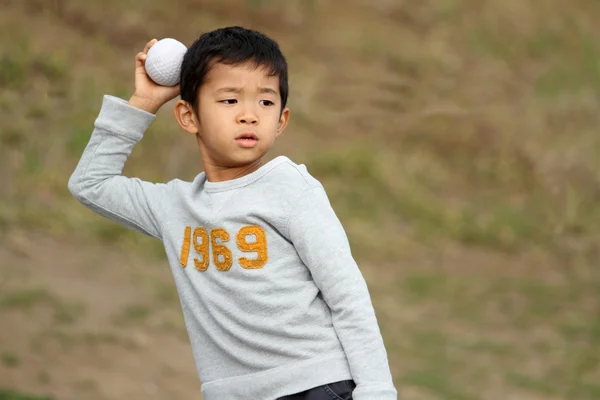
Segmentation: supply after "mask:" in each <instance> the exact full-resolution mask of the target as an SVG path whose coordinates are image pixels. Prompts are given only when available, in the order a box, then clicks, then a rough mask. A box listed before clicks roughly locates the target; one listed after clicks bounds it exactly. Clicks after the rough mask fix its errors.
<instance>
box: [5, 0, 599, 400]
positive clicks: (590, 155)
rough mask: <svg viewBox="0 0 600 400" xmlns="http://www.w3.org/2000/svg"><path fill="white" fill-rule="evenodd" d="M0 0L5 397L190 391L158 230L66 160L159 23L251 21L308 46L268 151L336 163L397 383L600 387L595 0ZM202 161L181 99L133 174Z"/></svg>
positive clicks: (460, 390) (142, 150)
mask: <svg viewBox="0 0 600 400" xmlns="http://www.w3.org/2000/svg"><path fill="white" fill-rule="evenodd" d="M0 3H1V4H2V6H3V11H2V13H0V32H1V33H2V35H0V167H1V170H2V171H3V172H2V173H0V184H1V185H2V187H3V188H4V190H3V191H0V234H1V235H2V236H3V244H2V246H1V247H0V249H2V253H1V254H2V257H0V260H2V261H1V262H0V273H1V274H2V275H1V276H2V278H1V279H0V317H1V318H2V320H3V321H9V322H10V323H8V324H6V325H5V324H3V329H2V330H1V332H0V387H5V388H6V390H5V391H1V390H0V399H4V398H6V399H15V398H19V397H15V396H17V395H16V394H9V392H11V391H13V392H14V391H23V392H26V393H30V391H33V392H35V393H38V394H39V395H40V396H44V395H51V396H54V397H55V398H57V399H58V398H60V399H70V398H81V397H82V396H83V397H85V398H88V399H92V398H97V399H108V398H111V399H112V398H124V396H125V397H127V398H131V399H134V398H142V397H143V398H146V397H147V396H148V395H154V397H158V398H172V399H174V398H196V395H197V393H198V385H197V381H196V379H195V375H194V370H193V363H192V362H191V354H189V343H188V342H187V337H186V335H185V330H184V328H183V325H182V321H181V313H180V311H179V308H178V307H179V303H178V299H177V297H176V294H175V292H174V289H173V286H172V279H171V277H170V276H169V272H168V270H167V269H166V268H165V261H164V256H163V252H162V249H161V248H160V246H159V244H158V243H155V242H154V241H152V240H151V239H147V238H145V237H143V236H141V235H138V234H135V233H132V232H128V231H125V230H124V229H122V228H119V227H118V226H117V225H115V224H113V223H111V222H107V221H105V220H103V219H101V218H100V217H98V216H96V215H94V214H92V213H91V212H90V211H88V210H86V209H84V208H83V207H81V206H80V205H78V204H77V203H76V202H75V200H73V199H72V198H71V196H70V195H69V193H68V191H67V188H66V182H67V180H68V177H69V175H70V173H71V172H72V170H73V169H74V167H75V164H76V162H77V160H78V157H79V156H80V155H81V152H82V150H83V148H84V146H85V145H86V143H87V141H88V139H89V135H90V132H91V128H92V124H93V121H94V119H95V117H96V115H97V112H98V110H99V106H100V102H101V96H102V95H103V94H105V93H110V94H116V95H119V96H123V97H126V96H127V95H129V94H130V93H131V90H132V65H133V62H132V60H133V57H134V55H135V53H136V52H137V51H139V49H140V48H141V47H142V46H143V45H144V44H145V43H146V41H147V40H148V39H150V38H152V37H157V38H161V37H167V36H169V37H176V38H178V39H179V40H181V41H183V42H184V43H186V44H190V43H191V42H192V41H193V40H194V39H195V38H196V37H197V36H198V35H199V34H200V33H201V32H203V31H206V30H209V29H213V28H216V27H220V26H224V25H233V24H241V25H245V26H248V27H253V28H256V29H259V30H262V31H265V32H266V33H268V34H271V35H272V36H273V37H275V38H276V39H278V41H279V42H280V43H281V45H282V47H283V49H284V51H285V53H286V55H287V57H288V59H289V61H290V66H291V71H290V73H291V98H290V107H291V108H292V120H291V125H290V127H289V128H288V130H287V131H286V133H285V134H284V135H283V136H282V137H281V139H280V140H279V142H278V143H277V144H276V147H275V149H274V150H273V153H271V157H273V156H275V155H278V154H286V155H288V156H290V157H291V158H292V159H294V160H295V161H297V162H299V163H305V164H307V166H308V168H309V171H311V172H312V173H313V174H314V175H316V176H317V177H318V178H319V179H321V180H322V182H323V183H324V184H325V186H326V188H327V190H328V193H329V195H330V197H331V200H332V203H333V205H334V207H335V209H336V210H337V212H338V214H339V216H340V218H341V219H342V222H343V223H344V226H345V227H346V229H347V231H348V234H349V237H350V240H351V243H352V246H353V249H354V254H355V255H356V257H357V259H358V261H359V263H360V265H361V268H362V269H363V272H364V274H365V277H366V278H367V280H368V283H369V286H370V288H371V291H372V296H373V301H374V303H375V307H376V310H377V314H378V317H379V319H380V323H381V327H382V332H383V335H384V339H385V342H386V345H387V347H388V350H389V355H390V363H391V366H392V370H393V374H394V379H395V382H396V384H397V387H398V389H399V392H400V394H401V395H402V398H406V399H417V400H420V399H506V398H511V399H513V398H514V399H596V398H600V385H599V384H598V382H600V298H599V297H598V296H599V295H598V293H600V272H599V271H598V265H597V260H598V256H599V255H600V248H599V247H598V243H599V241H598V239H599V238H600V209H599V208H598V207H597V206H596V204H597V203H598V200H599V199H600V181H599V180H600V177H599V175H598V173H597V171H598V170H599V167H600V157H599V156H598V155H599V154H600V136H598V135H597V133H596V132H597V127H598V123H599V122H600V117H598V112H597V110H598V107H599V105H600V96H599V93H600V39H598V37H600V36H599V34H600V29H599V28H598V25H597V24H596V22H595V21H596V20H597V19H598V18H600V3H597V2H596V1H592V0H574V1H571V2H560V1H558V0H547V1H545V2H533V1H521V0H504V1H501V0H489V1H486V2H481V1H474V0H462V1H458V0H457V1H447V0H428V1H404V2H399V1H398V2H392V1H383V0H379V1H368V2H367V1H361V0H347V1H344V2H341V1H333V0H329V1H326V0H311V1H299V0H294V1H286V2H283V1H274V0H272V1H268V0H262V1H257V0H254V1H250V0H247V1H242V0H235V1H230V2H219V1H216V0H202V1H197V0H195V1H191V0H178V1H174V2H171V3H167V2H159V1H146V2H144V3H143V4H144V8H139V7H140V5H139V4H138V3H136V2H132V1H122V0H119V1H117V0H106V1H105V2H103V3H100V2H96V3H93V4H92V3H83V2H77V1H74V0H56V1H53V2H45V1H39V0H23V1H15V0H13V1H10V0H4V1H3V2H0ZM200 165H201V164H200V159H199V155H198V153H197V150H196V148H195V144H194V143H193V140H192V139H190V138H188V137H187V136H186V135H185V134H184V133H183V132H181V131H180V130H178V128H177V127H176V124H175V122H174V121H173V119H172V117H171V111H170V107H165V109H163V110H161V112H160V113H159V118H158V119H157V120H156V121H155V123H154V124H153V125H152V127H151V128H150V131H149V133H148V134H147V135H146V137H145V138H144V140H143V141H142V142H141V143H140V144H139V145H138V146H136V148H135V150H134V152H133V154H132V157H131V159H130V160H129V162H128V164H127V166H126V168H125V173H126V174H128V175H135V176H139V177H141V178H144V179H147V180H154V181H165V180H168V179H172V178H174V177H181V178H183V179H192V178H193V176H194V175H196V174H197V173H198V172H199V171H200ZM149 271H151V272H149ZM140 279H141V280H142V282H143V283H144V284H141V285H140V284H138V283H139V282H140ZM134 282H136V284H135V285H133V283H134ZM132 286H134V288H132ZM4 326H7V327H8V328H4ZM155 347H158V348H160V349H165V352H168V353H169V354H177V358H176V359H174V357H166V356H165V355H163V354H161V352H158V351H156V349H155ZM153 349H154V350H153ZM115 360H119V362H115ZM139 366H144V370H145V371H144V372H143V373H140V372H139ZM123 375H126V376H128V377H129V380H126V379H123ZM11 396H12V397H11ZM165 396H166V397H165Z"/></svg>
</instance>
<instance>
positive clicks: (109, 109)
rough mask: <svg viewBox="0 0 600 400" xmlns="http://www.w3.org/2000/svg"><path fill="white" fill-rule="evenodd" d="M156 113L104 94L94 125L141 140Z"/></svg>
mask: <svg viewBox="0 0 600 400" xmlns="http://www.w3.org/2000/svg"><path fill="white" fill-rule="evenodd" d="M154 118H156V115H154V114H151V113H149V112H147V111H144V110H140V109H139V108H136V107H132V106H130V105H129V104H128V103H127V101H125V100H123V99H121V98H118V97H115V96H111V95H104V98H103V99H102V108H101V109H100V113H99V115H98V118H96V121H95V122H94V126H95V127H96V128H98V129H102V130H104V131H107V132H109V133H112V134H115V135H119V136H125V137H127V138H130V139H132V140H134V141H139V140H141V139H142V137H143V136H144V132H145V131H146V129H148V127H149V126H150V124H151V123H152V121H154Z"/></svg>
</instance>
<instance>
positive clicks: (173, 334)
mask: <svg viewBox="0 0 600 400" xmlns="http://www.w3.org/2000/svg"><path fill="white" fill-rule="evenodd" d="M0 260H1V261H0V274H1V275H0V276H1V278H0V285H1V286H0V321H1V323H0V325H1V326H2V329H0V352H1V356H2V361H3V362H2V363H0V387H9V388H12V389H15V390H21V391H23V392H27V393H37V394H40V395H42V394H44V395H52V396H54V398H56V399H61V400H69V399H81V398H86V399H90V400H92V399H98V400H101V399H132V400H133V399H142V398H143V399H146V398H149V397H154V398H164V399H167V398H168V399H191V398H196V399H197V398H199V381H198V379H197V376H196V371H195V366H194V364H193V358H192V354H191V349H190V344H189V341H188V338H187V334H186V332H185V329H184V327H183V321H182V316H181V311H180V306H179V303H178V300H177V296H176V293H175V292H174V288H173V282H172V278H171V275H170V271H169V269H168V266H167V265H166V263H160V262H158V261H148V260H143V259H141V258H139V257H133V256H130V255H127V254H123V253H122V252H119V251H114V252H113V251H110V252H109V251H107V249H106V248H102V247H99V246H95V245H91V244H90V245H85V246H81V245H76V244H73V243H69V242H63V241H60V240H58V239H54V238H48V237H44V236H41V235H40V236H34V237H30V238H26V237H25V236H14V237H12V238H11V239H8V240H7V241H5V242H4V243H3V245H2V247H0ZM119 264H120V265H119ZM117 266H118V267H117Z"/></svg>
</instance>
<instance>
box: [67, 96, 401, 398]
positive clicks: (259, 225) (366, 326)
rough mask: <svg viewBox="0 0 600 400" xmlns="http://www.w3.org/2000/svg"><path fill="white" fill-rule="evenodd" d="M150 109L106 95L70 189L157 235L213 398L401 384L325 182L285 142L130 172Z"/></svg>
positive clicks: (359, 393) (391, 392)
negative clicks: (233, 167)
mask: <svg viewBox="0 0 600 400" xmlns="http://www.w3.org/2000/svg"><path fill="white" fill-rule="evenodd" d="M154 118H155V115H153V114H150V113H147V112H145V111H143V110H140V109H137V108H134V107H131V106H129V105H128V104H127V102H126V101H124V100H122V99H119V98H116V97H113V96H104V99H103V104H102V108H101V110H100V114H99V116H98V118H97V119H96V121H95V124H94V126H95V129H94V131H93V133H92V136H91V138H90V142H89V144H88V145H87V147H86V149H85V151H84V153H83V155H82V157H81V160H80V161H79V164H78V165H77V168H76V169H75V171H74V173H73V175H72V176H71V178H70V180H69V190H70V191H71V193H72V194H73V196H75V198H77V200H79V201H80V202H81V203H82V204H84V205H85V206H86V207H89V208H90V209H92V210H93V211H95V212H97V213H99V214H101V215H103V216H104V217H106V218H109V219H111V220H114V221H116V222H118V223H120V224H122V225H124V226H126V227H128V228H131V229H134V230H136V231H139V232H142V233H144V234H147V235H150V236H152V237H155V238H157V239H159V240H161V241H162V243H163V244H164V247H165V250H166V254H167V257H168V260H169V264H170V266H171V271H172V273H173V276H174V279H175V284H176V286H177V290H178V292H179V297H180V300H181V306H182V309H183V316H184V319H185V324H186V327H187V330H188V334H189V338H190V341H191V345H192V350H193V353H194V359H195V362H196V367H197V370H198V375H199V378H200V380H201V382H202V393H203V396H204V399H205V400H274V399H276V398H278V397H281V396H284V395H289V394H292V393H296V392H301V391H304V390H307V389H310V388H312V387H315V386H320V385H324V384H327V383H331V382H336V381H340V380H346V379H354V381H355V382H356V384H357V386H356V388H355V389H354V392H353V397H354V399H355V400H393V399H396V398H397V392H396V389H395V388H394V385H393V382H392V377H391V373H390V369H389V365H388V359H387V354H386V349H385V347H384V343H383V340H382V337H381V333H380V331H379V327H378V324H377V320H376V317H375V313H374V309H373V306H372V303H371V299H370V296H369V292H368V289H367V285H366V283H365V280H364V278H363V276H362V274H361V272H360V270H359V268H358V266H357V264H356V262H355V260H354V259H353V256H352V254H351V251H350V246H349V243H348V240H347V237H346V234H345V232H344V229H343V227H342V225H341V223H340V221H339V219H338V218H337V216H336V214H335V213H334V210H333V209H332V208H331V205H330V203H329V200H328V197H327V195H326V193H325V191H324V189H323V186H322V185H321V184H320V182H319V181H318V180H316V179H315V178H314V177H312V176H311V175H310V174H309V173H308V172H307V170H306V168H305V166H304V165H297V164H295V163H293V162H292V161H291V160H290V159H289V158H287V157H284V156H279V157H277V158H275V159H273V160H271V161H269V162H267V163H265V164H264V165H263V166H261V167H260V168H259V169H258V170H256V171H254V172H252V173H250V174H249V175H246V176H243V177H241V178H236V179H232V180H228V181H223V182H210V181H208V180H207V179H206V175H205V173H204V172H202V173H200V174H198V175H197V176H196V177H195V179H194V180H193V181H192V182H185V181H182V180H178V179H175V180H172V181H169V182H168V183H160V184H155V183H150V182H145V181H142V180H140V179H138V178H128V177H125V176H122V175H121V173H122V170H123V166H124V164H125V161H126V160H127V157H128V156H129V154H130V153H131V150H132V148H133V146H134V145H135V144H136V143H137V142H138V141H139V140H141V139H142V137H143V134H144V132H145V131H146V129H147V128H148V126H149V125H150V123H151V122H152V121H153V120H154Z"/></svg>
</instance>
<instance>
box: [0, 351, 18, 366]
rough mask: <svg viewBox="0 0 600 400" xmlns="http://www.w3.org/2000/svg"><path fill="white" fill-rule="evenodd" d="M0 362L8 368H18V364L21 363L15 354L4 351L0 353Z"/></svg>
mask: <svg viewBox="0 0 600 400" xmlns="http://www.w3.org/2000/svg"><path fill="white" fill-rule="evenodd" d="M0 360H1V361H2V364H3V365H4V366H6V367H9V368H15V367H18V366H19V364H20V363H21V359H20V358H19V356H18V355H16V354H15V353H12V352H6V351H3V352H1V353H0Z"/></svg>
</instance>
